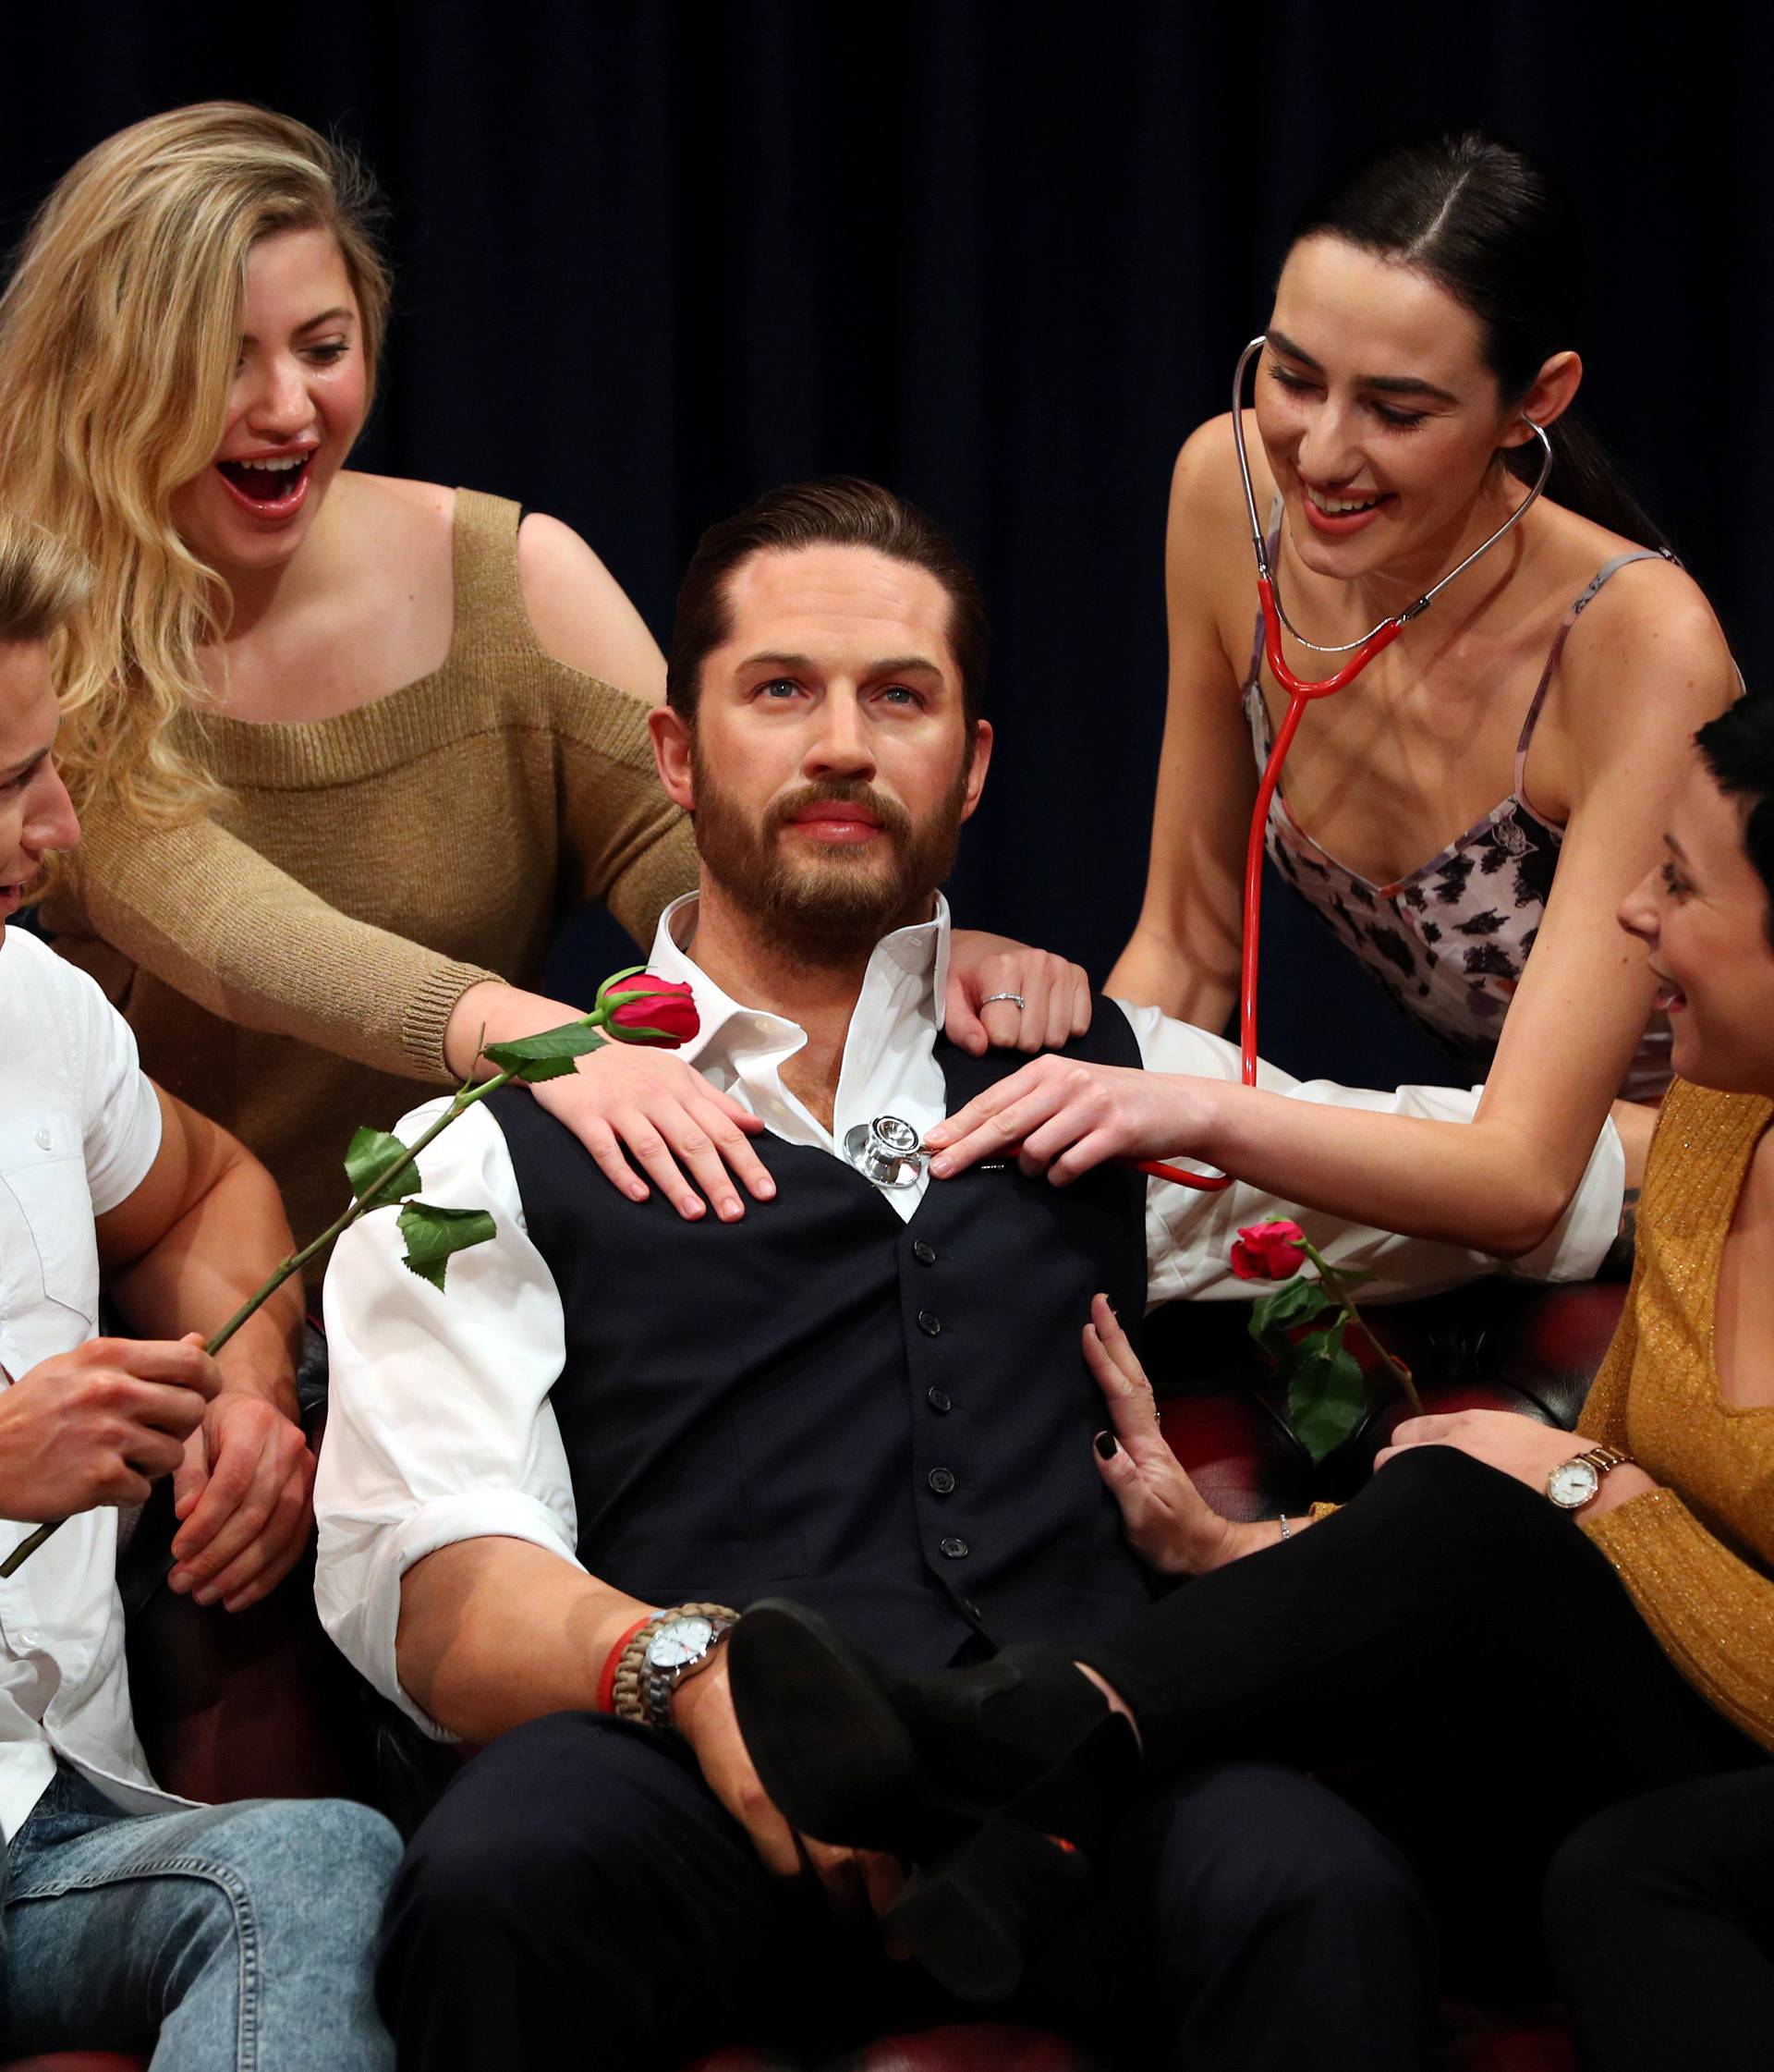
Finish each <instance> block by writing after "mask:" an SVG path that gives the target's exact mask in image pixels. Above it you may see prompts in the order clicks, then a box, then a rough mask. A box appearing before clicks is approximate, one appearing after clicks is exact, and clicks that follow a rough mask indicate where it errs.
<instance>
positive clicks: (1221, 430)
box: [1164, 410, 1275, 653]
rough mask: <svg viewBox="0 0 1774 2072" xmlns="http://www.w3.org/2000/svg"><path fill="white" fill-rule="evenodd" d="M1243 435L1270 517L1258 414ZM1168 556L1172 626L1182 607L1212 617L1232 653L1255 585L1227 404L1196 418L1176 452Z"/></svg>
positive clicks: (1248, 417) (1262, 517) (1263, 512)
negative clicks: (1215, 412) (1202, 420)
mask: <svg viewBox="0 0 1774 2072" xmlns="http://www.w3.org/2000/svg"><path fill="white" fill-rule="evenodd" d="M1245 447H1246V450H1247V451H1248V453H1249V456H1250V468H1251V482H1252V487H1253V489H1254V490H1255V493H1256V496H1257V512H1258V520H1259V521H1266V520H1267V518H1268V516H1269V509H1270V504H1271V502H1272V501H1273V498H1274V494H1275V491H1274V482H1273V480H1272V478H1271V477H1270V472H1269V466H1268V463H1267V461H1266V460H1265V459H1264V457H1263V447H1262V442H1261V440H1260V439H1259V438H1258V435H1257V423H1256V418H1255V414H1254V413H1253V412H1251V411H1248V410H1247V411H1245ZM1164 561H1165V577H1166V583H1167V586H1168V589H1169V592H1170V599H1171V610H1172V619H1173V633H1174V631H1175V621H1176V616H1177V614H1178V612H1179V611H1180V612H1182V613H1184V614H1185V616H1187V617H1189V618H1192V619H1198V620H1200V621H1201V622H1203V623H1205V621H1206V620H1207V619H1211V620H1212V621H1213V623H1214V625H1215V627H1216V628H1217V631H1218V637H1219V639H1220V641H1221V645H1227V643H1230V645H1229V646H1228V647H1227V652H1228V653H1231V652H1232V649H1233V647H1237V646H1238V645H1239V644H1240V643H1241V642H1242V641H1243V640H1245V634H1246V632H1247V629H1248V626H1249V603H1250V594H1251V593H1250V587H1249V576H1250V518H1249V514H1248V512H1247V511H1246V509H1245V491H1244V484H1243V482H1242V481H1240V479H1239V474H1238V453H1237V447H1236V445H1234V443H1233V435H1232V415H1231V413H1230V412H1229V411H1226V412H1222V413H1221V415H1220V416H1219V417H1217V418H1209V420H1208V421H1207V422H1206V423H1205V424H1202V425H1198V426H1197V428H1196V430H1195V431H1193V432H1192V433H1190V434H1189V436H1188V437H1187V438H1186V439H1185V441H1184V442H1183V447H1182V450H1181V452H1179V453H1178V455H1177V457H1176V466H1175V468H1174V469H1173V470H1172V474H1171V507H1170V518H1169V522H1168V525H1167V528H1166V532H1165V545H1164Z"/></svg>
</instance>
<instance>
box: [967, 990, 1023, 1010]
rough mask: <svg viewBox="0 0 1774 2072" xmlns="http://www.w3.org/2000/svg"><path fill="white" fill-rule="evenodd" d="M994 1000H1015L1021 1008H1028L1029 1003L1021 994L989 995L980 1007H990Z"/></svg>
mask: <svg viewBox="0 0 1774 2072" xmlns="http://www.w3.org/2000/svg"><path fill="white" fill-rule="evenodd" d="M994 1000H1014V1001H1015V1003H1016V1005H1017V1006H1019V1007H1027V1006H1028V1002H1027V1000H1025V999H1024V998H1023V996H1022V994H1021V993H987V995H986V997H985V998H984V999H983V1000H982V1001H981V1002H980V1003H979V1005H980V1006H982V1007H990V1006H991V1004H992V1002H993V1001H994Z"/></svg>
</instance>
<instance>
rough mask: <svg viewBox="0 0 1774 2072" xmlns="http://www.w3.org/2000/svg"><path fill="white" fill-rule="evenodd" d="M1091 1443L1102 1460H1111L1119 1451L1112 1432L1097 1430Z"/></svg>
mask: <svg viewBox="0 0 1774 2072" xmlns="http://www.w3.org/2000/svg"><path fill="white" fill-rule="evenodd" d="M1092 1444H1094V1445H1095V1447H1096V1449H1097V1451H1098V1452H1099V1453H1100V1455H1101V1456H1102V1457H1103V1459H1104V1460H1112V1459H1113V1458H1114V1457H1115V1456H1116V1455H1117V1454H1118V1453H1119V1452H1120V1451H1121V1448H1120V1446H1119V1445H1118V1444H1116V1442H1115V1435H1114V1433H1113V1432H1098V1433H1097V1436H1096V1438H1095V1440H1094V1441H1093V1442H1092Z"/></svg>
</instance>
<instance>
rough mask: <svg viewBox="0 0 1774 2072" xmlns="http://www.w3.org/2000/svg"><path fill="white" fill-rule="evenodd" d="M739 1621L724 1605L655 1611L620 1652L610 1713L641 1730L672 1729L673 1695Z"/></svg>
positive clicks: (705, 1663) (710, 1657)
mask: <svg viewBox="0 0 1774 2072" xmlns="http://www.w3.org/2000/svg"><path fill="white" fill-rule="evenodd" d="M738 1621H739V1615H738V1613H737V1612H735V1611H731V1610H730V1609H729V1608H728V1607H727V1606H726V1605H724V1604H675V1605H674V1606H673V1607H672V1608H671V1609H670V1610H669V1611H664V1612H655V1613H654V1614H653V1615H652V1617H651V1618H650V1619H649V1620H648V1621H647V1623H646V1625H645V1626H643V1627H641V1628H640V1630H639V1631H638V1633H636V1634H635V1635H634V1637H633V1638H632V1639H630V1641H629V1642H628V1645H627V1646H626V1648H625V1649H624V1650H623V1651H622V1656H621V1659H620V1660H619V1661H618V1662H617V1664H616V1680H615V1686H614V1699H613V1702H612V1705H611V1710H612V1711H613V1712H614V1713H615V1715H616V1717H617V1718H618V1719H619V1720H638V1721H639V1722H640V1723H641V1724H642V1725H645V1726H657V1727H669V1726H670V1725H672V1693H673V1692H674V1690H676V1688H677V1687H678V1686H679V1684H681V1683H684V1682H687V1680H688V1678H690V1677H691V1676H695V1675H696V1673H697V1671H698V1670H699V1669H706V1668H707V1667H708V1666H709V1664H710V1663H711V1662H712V1661H713V1660H714V1654H715V1650H716V1649H717V1648H718V1647H719V1646H720V1645H721V1642H722V1640H723V1639H724V1638H725V1636H726V1633H727V1631H728V1629H729V1628H730V1627H734V1626H736V1625H737V1624H738Z"/></svg>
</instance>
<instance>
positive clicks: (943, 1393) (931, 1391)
mask: <svg viewBox="0 0 1774 2072" xmlns="http://www.w3.org/2000/svg"><path fill="white" fill-rule="evenodd" d="M924 1400H925V1402H927V1403H928V1404H929V1405H930V1408H931V1409H933V1410H934V1411H935V1412H936V1414H937V1416H938V1417H940V1418H945V1417H947V1416H948V1414H949V1412H950V1411H951V1410H952V1409H954V1397H953V1396H951V1395H950V1394H949V1392H948V1390H947V1389H945V1388H927V1389H926V1390H925V1391H924Z"/></svg>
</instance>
